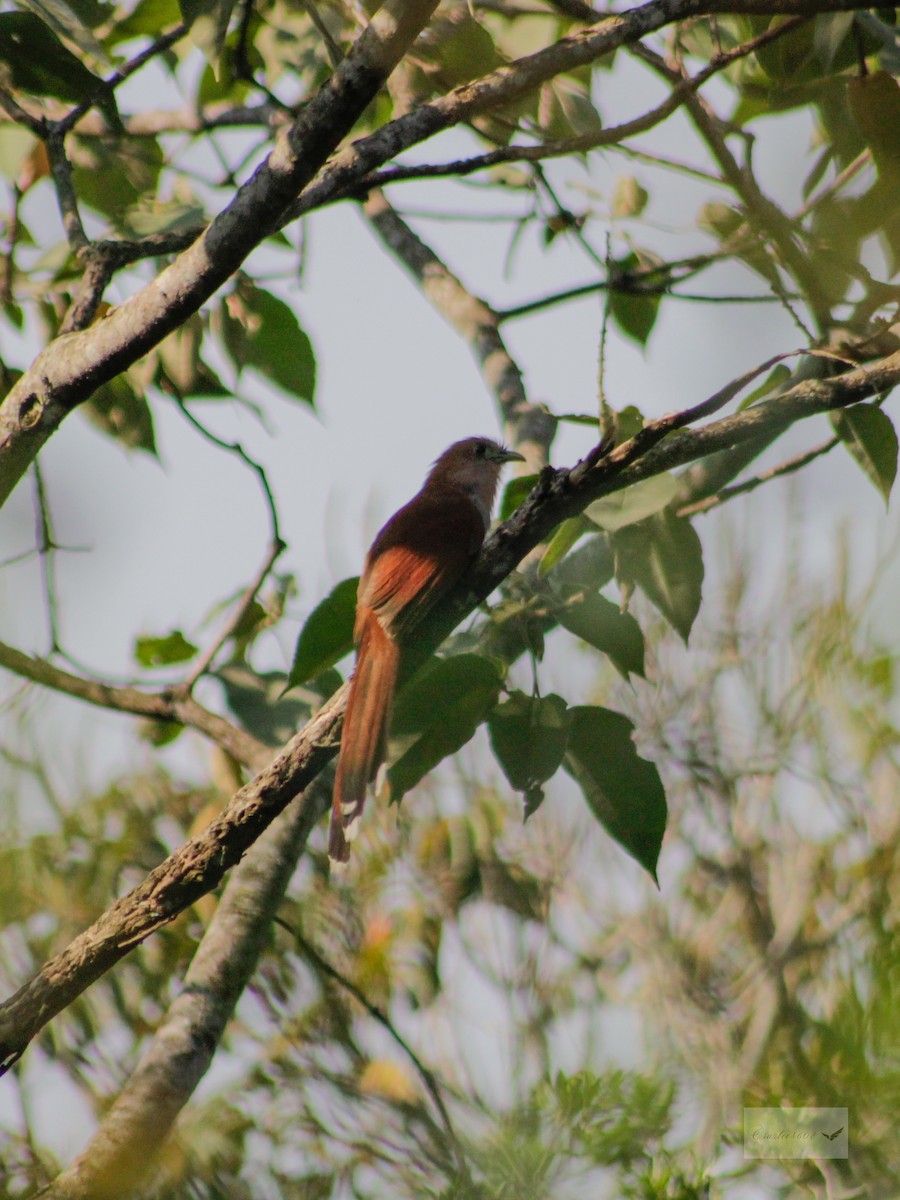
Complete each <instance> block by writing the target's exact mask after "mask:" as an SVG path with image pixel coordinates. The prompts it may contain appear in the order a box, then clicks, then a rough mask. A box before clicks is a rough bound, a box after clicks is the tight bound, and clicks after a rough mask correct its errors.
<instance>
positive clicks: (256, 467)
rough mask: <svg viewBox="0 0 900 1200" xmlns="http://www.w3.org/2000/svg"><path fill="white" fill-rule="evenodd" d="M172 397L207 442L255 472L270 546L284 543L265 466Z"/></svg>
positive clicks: (176, 397)
mask: <svg viewBox="0 0 900 1200" xmlns="http://www.w3.org/2000/svg"><path fill="white" fill-rule="evenodd" d="M173 399H174V400H175V403H176V404H177V405H178V407H179V409H180V410H181V412H182V414H183V415H184V416H185V417H186V418H187V419H188V421H189V422H190V423H191V425H193V426H194V428H195V429H196V430H197V432H198V433H200V434H202V436H203V437H204V438H206V440H207V441H208V442H211V443H212V445H214V446H218V447H219V449H220V450H227V451H228V453H229V454H235V455H237V457H238V458H239V459H241V461H242V462H244V463H246V464H247V466H248V467H250V469H251V470H252V471H254V472H255V474H256V477H257V478H258V479H259V482H260V486H261V487H262V490H263V495H264V496H265V500H266V507H267V508H268V510H269V524H270V528H271V533H272V546H273V547H275V546H283V545H284V543H283V542H282V539H281V532H280V530H279V526H278V509H277V508H276V506H275V497H274V495H273V494H272V488H271V487H270V485H269V477H268V476H267V475H266V469H265V467H264V466H263V465H262V463H259V462H257V461H256V459H255V458H251V457H250V455H249V454H248V453H247V451H246V450H245V449H244V447H243V446H242V445H241V444H240V442H229V441H226V440H225V439H224V438H220V437H219V436H218V435H217V434H215V433H213V432H212V431H211V430H209V429H207V428H206V426H205V425H204V424H203V423H202V422H201V421H198V420H197V418H196V417H195V416H194V414H193V413H192V412H191V411H190V409H189V408H188V407H187V403H186V402H185V400H184V398H183V397H182V396H173ZM278 553H279V554H280V553H281V550H279V551H278Z"/></svg>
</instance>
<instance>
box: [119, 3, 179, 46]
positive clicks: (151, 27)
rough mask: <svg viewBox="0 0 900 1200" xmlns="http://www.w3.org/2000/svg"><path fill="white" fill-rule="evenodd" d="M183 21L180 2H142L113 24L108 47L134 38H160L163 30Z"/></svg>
mask: <svg viewBox="0 0 900 1200" xmlns="http://www.w3.org/2000/svg"><path fill="white" fill-rule="evenodd" d="M180 19H181V8H180V6H179V4H178V0H140V3H139V4H137V5H136V6H135V7H134V8H133V9H132V10H131V12H129V13H126V14H125V15H123V17H122V19H121V20H117V21H115V22H114V23H113V27H112V29H111V30H110V33H109V37H108V38H107V39H106V42H107V45H110V46H118V45H119V44H120V43H121V42H127V41H130V40H131V39H132V38H137V37H143V36H145V35H148V36H151V37H159V31H160V30H161V29H170V28H171V27H172V26H173V25H176V24H177V23H178V21H179V20H180Z"/></svg>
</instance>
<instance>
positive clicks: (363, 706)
mask: <svg viewBox="0 0 900 1200" xmlns="http://www.w3.org/2000/svg"><path fill="white" fill-rule="evenodd" d="M514 461H519V462H524V458H523V456H522V455H521V454H519V453H517V452H516V451H515V450H508V449H507V448H506V447H505V446H502V445H500V444H499V443H498V442H494V441H491V439H490V438H484V437H470V438H464V439H463V440H462V441H460V442H454V443H453V445H452V446H450V447H449V448H448V449H447V450H445V451H444V453H443V454H442V455H441V456H440V457H439V458H438V459H437V460H436V461H435V463H434V465H433V466H432V468H431V470H430V472H429V473H428V476H427V478H426V480H425V483H424V484H423V486H422V489H421V491H419V492H418V493H417V495H415V496H414V497H413V498H412V500H410V501H409V503H408V504H405V505H404V506H403V507H402V508H401V509H399V510H398V511H397V512H396V513H394V515H393V516H392V517H391V518H390V519H389V520H388V521H387V522H386V524H385V525H384V526H383V527H382V529H381V530H380V532H379V533H378V534H377V535H376V537H375V541H374V542H373V543H372V546H371V548H370V550H369V552H368V554H367V555H366V560H365V564H364V566H363V572H362V575H361V576H360V579H359V586H358V588H357V593H356V620H355V622H354V626H353V640H354V643H355V645H356V668H355V670H354V672H353V675H352V677H351V679H350V695H349V697H348V699H347V709H346V712H345V714H344V729H343V735H342V737H341V748H340V754H339V757H338V765H337V773H336V775H335V782H334V797H333V802H332V809H331V828H330V831H329V835H328V857H329V858H330V860H331V862H332V864H336V865H338V866H341V865H343V864H346V863H347V862H348V861H349V858H350V843H351V842H352V841H353V839H354V837H355V836H356V833H357V832H358V829H359V821H360V817H361V816H362V811H363V805H364V804H365V799H366V789H367V788H368V785H369V784H370V783H371V782H372V780H373V779H374V778H375V776H376V774H377V772H378V768H379V767H380V765H381V763H382V762H383V761H384V756H385V751H386V748H387V736H388V725H389V722H390V717H391V707H392V704H393V700H394V693H395V691H396V688H397V677H398V674H399V670H400V658H401V647H400V638H401V634H402V630H403V628H404V626H405V625H406V624H408V622H409V620H410V618H415V619H419V618H420V617H421V616H422V615H423V614H424V613H426V612H428V611H429V609H431V608H433V607H434V606H435V605H436V604H437V603H438V601H439V600H440V599H441V597H442V596H444V595H446V594H447V592H448V591H449V590H450V589H451V588H452V587H453V585H454V584H455V583H457V582H458V581H459V580H460V579H461V578H462V576H463V575H464V574H465V572H466V569H467V568H468V566H469V564H470V563H471V562H472V560H473V558H474V557H475V555H476V554H477V553H478V551H479V550H480V548H481V544H482V542H483V541H484V538H485V535H486V534H487V531H488V527H489V525H490V521H491V508H492V506H493V502H494V496H495V494H496V491H497V484H498V482H499V480H500V471H501V468H502V467H503V465H504V463H508V462H514Z"/></svg>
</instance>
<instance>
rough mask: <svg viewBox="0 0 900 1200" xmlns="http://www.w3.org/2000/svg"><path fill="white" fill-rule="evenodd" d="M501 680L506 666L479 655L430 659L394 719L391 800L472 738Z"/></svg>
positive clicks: (405, 692)
mask: <svg viewBox="0 0 900 1200" xmlns="http://www.w3.org/2000/svg"><path fill="white" fill-rule="evenodd" d="M502 682H503V670H502V667H501V666H500V665H499V664H498V663H497V662H496V661H495V660H493V659H488V658H484V657H482V656H481V655H479V654H456V655H454V656H453V657H452V658H445V659H432V661H431V662H430V663H429V664H428V665H427V666H425V667H424V668H423V669H422V670H421V671H419V672H418V673H417V674H416V676H415V677H414V678H413V679H412V680H411V681H410V683H409V684H408V685H407V687H405V688H404V689H403V691H402V692H401V693H400V696H399V698H398V701H397V705H396V708H395V710H394V719H393V721H392V723H391V738H392V741H394V744H395V745H399V746H400V747H401V753H400V754H399V756H398V757H397V759H396V761H395V762H394V763H393V764H392V765H391V767H390V770H389V771H388V780H389V782H390V789H391V799H392V800H395V801H399V800H400V799H402V797H403V796H404V795H405V794H406V793H407V792H408V791H409V790H410V788H413V787H415V785H416V784H417V783H418V782H419V780H420V779H422V778H423V777H424V776H425V775H427V774H428V772H429V771H431V770H432V768H434V767H435V766H437V764H438V763H439V762H441V760H442V759H444V758H446V757H447V756H448V755H449V754H455V753H456V751H457V750H459V749H460V747H461V746H464V745H465V744H466V742H468V741H469V740H470V738H471V737H472V735H473V734H474V733H475V730H476V729H477V728H478V726H479V725H480V724H481V723H482V721H483V720H484V719H485V717H486V716H487V714H488V713H489V712H490V710H491V709H492V708H493V707H494V705H495V704H496V702H497V696H498V695H499V692H500V687H501V684H502Z"/></svg>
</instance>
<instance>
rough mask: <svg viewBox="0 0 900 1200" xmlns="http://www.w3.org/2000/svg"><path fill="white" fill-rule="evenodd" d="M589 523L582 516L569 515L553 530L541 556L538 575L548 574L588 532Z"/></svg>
mask: <svg viewBox="0 0 900 1200" xmlns="http://www.w3.org/2000/svg"><path fill="white" fill-rule="evenodd" d="M589 530H590V525H589V524H588V523H587V521H585V519H584V517H581V516H578V517H570V518H569V519H568V520H567V521H563V523H562V524H561V525H559V526H558V527H557V528H556V530H555V531H554V534H553V537H552V538H551V539H550V543H549V545H548V546H547V549H546V550H545V551H544V555H543V557H542V558H541V563H540V567H539V568H538V571H539V574H540V575H549V574H550V572H551V571H552V570H553V568H554V567H555V566H556V564H557V563H558V562H560V561H561V560H562V559H564V558H565V557H566V555H567V554H568V553H569V551H570V550H571V549H572V547H573V546H574V545H575V543H576V542H577V541H578V539H579V538H580V537H581V536H582V535H583V534H585V533H587V532H589Z"/></svg>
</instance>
